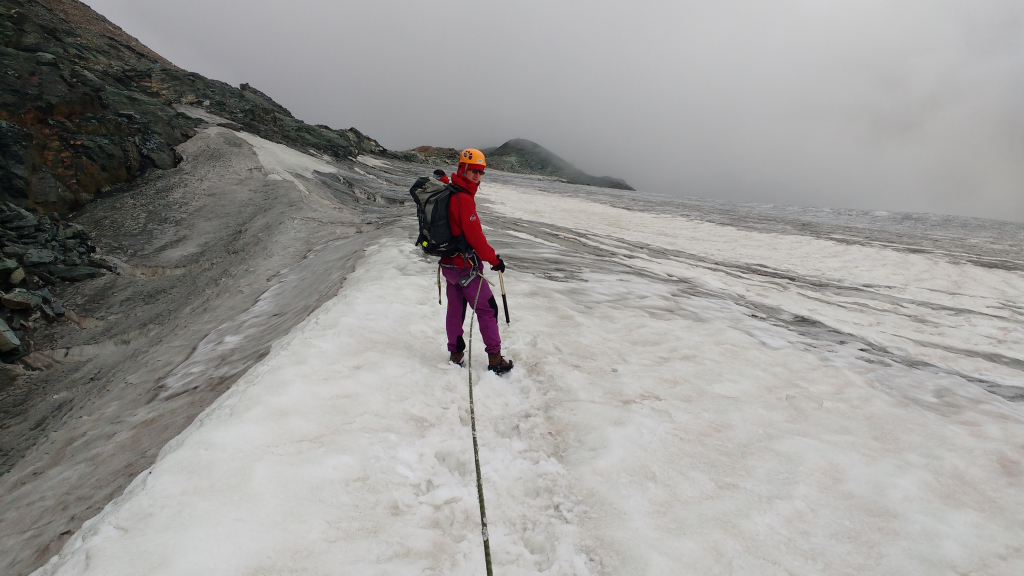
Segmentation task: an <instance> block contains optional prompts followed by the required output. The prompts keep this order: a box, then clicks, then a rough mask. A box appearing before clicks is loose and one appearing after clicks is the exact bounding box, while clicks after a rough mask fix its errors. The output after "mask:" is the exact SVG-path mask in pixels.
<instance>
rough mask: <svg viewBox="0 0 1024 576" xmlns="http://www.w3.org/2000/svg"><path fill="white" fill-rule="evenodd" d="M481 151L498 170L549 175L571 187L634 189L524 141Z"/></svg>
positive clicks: (516, 140) (616, 179)
mask: <svg viewBox="0 0 1024 576" xmlns="http://www.w3.org/2000/svg"><path fill="white" fill-rule="evenodd" d="M482 152H483V153H484V154H485V155H486V156H487V165H488V166H491V167H494V168H497V169H498V170H504V171H506V172H516V173H519V174H536V175H539V176H552V177H555V178H561V179H562V180H565V181H566V182H569V183H570V184H584V185H587V186H598V187H601V188H618V189H620V190H633V187H632V186H630V185H629V184H627V183H626V181H625V180H622V179H620V178H613V177H611V176H592V175H590V174H587V173H586V172H584V171H582V170H580V169H579V168H576V167H575V166H573V165H572V164H571V163H570V162H568V161H566V160H565V159H563V158H562V157H560V156H558V155H557V154H555V153H554V152H552V151H550V150H548V149H547V148H545V147H543V146H541V145H540V144H537V143H536V142H533V141H530V140H526V139H524V138H515V139H512V140H509V141H508V142H505V143H504V144H502V145H501V146H498V147H496V148H488V149H486V150H482Z"/></svg>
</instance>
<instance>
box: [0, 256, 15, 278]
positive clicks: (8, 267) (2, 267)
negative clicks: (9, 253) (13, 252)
mask: <svg viewBox="0 0 1024 576" xmlns="http://www.w3.org/2000/svg"><path fill="white" fill-rule="evenodd" d="M17 269H18V261H17V260H14V259H13V258H0V275H6V274H10V273H11V272H14V271H15V270H17Z"/></svg>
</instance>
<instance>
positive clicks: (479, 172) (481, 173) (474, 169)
mask: <svg viewBox="0 0 1024 576" xmlns="http://www.w3.org/2000/svg"><path fill="white" fill-rule="evenodd" d="M469 171H470V172H476V173H477V174H479V175H481V176H483V175H484V171H483V170H479V169H477V168H470V169H469Z"/></svg>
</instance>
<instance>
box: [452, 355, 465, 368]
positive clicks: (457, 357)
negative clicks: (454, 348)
mask: <svg viewBox="0 0 1024 576" xmlns="http://www.w3.org/2000/svg"><path fill="white" fill-rule="evenodd" d="M465 355H466V354H465V352H452V353H451V355H450V356H448V361H449V362H451V363H452V364H455V365H456V366H459V367H460V368H465V367H466V364H465V362H463V361H462V359H463V358H464V357H465Z"/></svg>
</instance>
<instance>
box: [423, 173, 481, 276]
mask: <svg viewBox="0 0 1024 576" xmlns="http://www.w3.org/2000/svg"><path fill="white" fill-rule="evenodd" d="M460 193H462V192H461V191H460V190H459V189H458V188H456V187H454V186H451V185H449V184H445V183H444V182H441V181H440V180H436V179H434V178H431V177H429V176H423V177H421V178H418V179H417V180H416V183H415V184H413V185H412V188H410V189H409V194H410V195H411V196H412V199H413V201H414V202H415V203H416V218H417V219H419V229H420V234H419V236H418V237H417V238H416V245H417V246H419V247H420V248H421V249H422V250H423V251H424V252H425V253H427V254H429V255H430V256H455V255H456V254H463V253H467V252H469V246H468V245H467V243H466V239H465V238H463V237H462V236H454V235H452V228H451V224H450V223H449V222H448V202H449V200H451V197H452V195H453V194H460Z"/></svg>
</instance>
